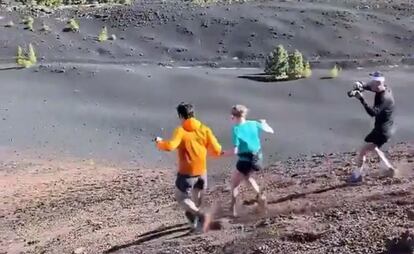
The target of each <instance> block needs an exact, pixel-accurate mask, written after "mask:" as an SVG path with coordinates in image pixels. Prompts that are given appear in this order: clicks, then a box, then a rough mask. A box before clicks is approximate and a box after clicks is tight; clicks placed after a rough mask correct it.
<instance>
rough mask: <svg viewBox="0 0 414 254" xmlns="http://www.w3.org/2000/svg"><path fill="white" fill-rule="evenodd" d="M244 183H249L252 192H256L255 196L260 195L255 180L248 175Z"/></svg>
mask: <svg viewBox="0 0 414 254" xmlns="http://www.w3.org/2000/svg"><path fill="white" fill-rule="evenodd" d="M246 181H247V182H248V183H249V185H250V186H252V188H253V190H254V191H255V192H256V194H258V195H259V194H260V187H259V185H258V184H257V182H256V180H254V178H253V177H251V176H250V175H249V176H248V177H247V178H246Z"/></svg>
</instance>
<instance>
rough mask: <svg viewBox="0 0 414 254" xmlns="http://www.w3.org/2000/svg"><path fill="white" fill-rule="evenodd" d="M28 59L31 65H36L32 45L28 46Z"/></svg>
mask: <svg viewBox="0 0 414 254" xmlns="http://www.w3.org/2000/svg"><path fill="white" fill-rule="evenodd" d="M27 57H28V59H29V61H30V62H31V63H32V64H36V63H37V57H36V52H35V50H34V48H33V45H32V44H31V43H30V44H29V54H28V56H27Z"/></svg>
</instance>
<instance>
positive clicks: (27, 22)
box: [23, 16, 34, 32]
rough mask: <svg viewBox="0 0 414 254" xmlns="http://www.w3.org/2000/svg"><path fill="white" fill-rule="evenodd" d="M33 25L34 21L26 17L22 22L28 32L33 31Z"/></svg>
mask: <svg viewBox="0 0 414 254" xmlns="http://www.w3.org/2000/svg"><path fill="white" fill-rule="evenodd" d="M33 23H34V19H33V18H32V17H30V16H27V17H26V18H25V19H24V20H23V24H25V25H26V27H25V29H27V30H30V31H32V32H33V31H34V29H33Z"/></svg>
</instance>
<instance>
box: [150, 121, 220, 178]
mask: <svg viewBox="0 0 414 254" xmlns="http://www.w3.org/2000/svg"><path fill="white" fill-rule="evenodd" d="M157 147H158V149H160V150H163V151H173V150H175V149H176V148H178V173H180V174H183V175H189V176H199V175H204V174H206V173H207V153H208V152H209V153H210V154H211V155H213V156H220V154H221V145H220V144H219V143H218V141H217V139H216V137H215V136H214V134H213V132H212V131H211V129H210V128H209V127H207V126H206V125H204V124H202V123H201V122H200V121H198V120H197V119H195V118H190V119H187V120H184V121H183V123H182V126H179V127H177V128H176V129H175V131H174V134H173V137H172V138H171V140H169V141H164V140H163V141H159V142H157Z"/></svg>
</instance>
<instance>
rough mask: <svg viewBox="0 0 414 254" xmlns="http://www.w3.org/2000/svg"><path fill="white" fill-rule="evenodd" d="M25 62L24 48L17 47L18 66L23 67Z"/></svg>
mask: <svg viewBox="0 0 414 254" xmlns="http://www.w3.org/2000/svg"><path fill="white" fill-rule="evenodd" d="M23 60H24V56H23V50H22V47H20V46H17V56H16V64H17V65H22V64H23Z"/></svg>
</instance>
